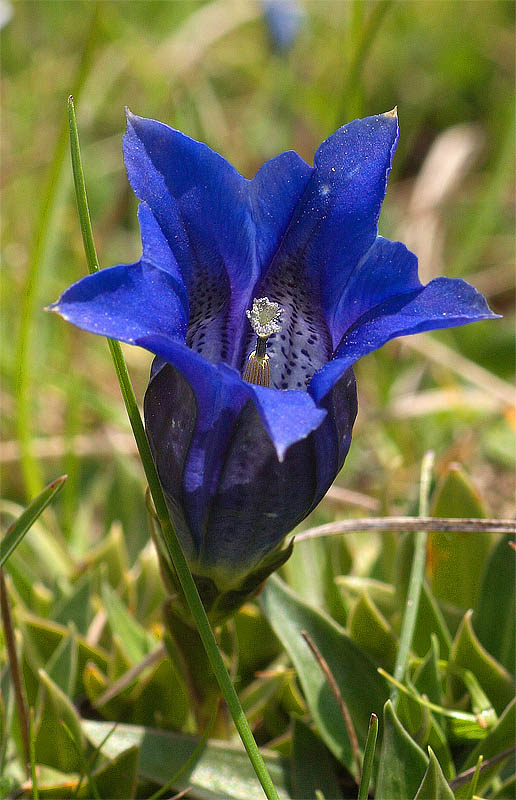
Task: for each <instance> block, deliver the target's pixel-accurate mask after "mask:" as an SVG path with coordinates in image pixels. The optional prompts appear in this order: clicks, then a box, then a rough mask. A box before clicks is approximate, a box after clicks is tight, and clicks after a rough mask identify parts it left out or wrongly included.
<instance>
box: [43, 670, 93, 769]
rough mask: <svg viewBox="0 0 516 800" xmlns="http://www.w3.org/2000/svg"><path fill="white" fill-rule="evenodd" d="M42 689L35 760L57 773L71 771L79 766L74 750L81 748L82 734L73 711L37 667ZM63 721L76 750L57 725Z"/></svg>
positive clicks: (64, 732) (79, 722)
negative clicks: (72, 738)
mask: <svg viewBox="0 0 516 800" xmlns="http://www.w3.org/2000/svg"><path fill="white" fill-rule="evenodd" d="M39 677H40V680H41V684H42V687H41V688H42V690H43V701H42V706H41V709H40V711H39V713H38V729H37V732H36V742H35V747H36V761H37V763H40V764H48V766H50V767H55V769H58V770H61V772H74V771H75V770H78V769H79V768H80V758H79V754H78V752H77V749H78V750H79V751H82V749H83V748H84V735H83V732H82V729H81V721H80V718H79V715H78V714H77V711H76V710H75V708H74V706H73V705H72V703H71V702H70V700H69V699H68V697H67V696H66V695H65V694H64V692H62V691H61V689H60V688H59V687H58V686H57V684H55V683H54V681H53V680H52V679H51V678H49V676H48V675H47V673H46V672H45V670H43V669H40V670H39ZM61 720H62V721H63V722H64V723H65V724H66V726H67V727H68V729H69V730H70V732H71V733H72V735H73V737H74V741H75V743H76V747H77V749H76V748H75V747H74V746H73V744H72V742H71V741H70V737H69V736H68V734H67V733H66V731H65V730H64V728H63V726H62V725H61Z"/></svg>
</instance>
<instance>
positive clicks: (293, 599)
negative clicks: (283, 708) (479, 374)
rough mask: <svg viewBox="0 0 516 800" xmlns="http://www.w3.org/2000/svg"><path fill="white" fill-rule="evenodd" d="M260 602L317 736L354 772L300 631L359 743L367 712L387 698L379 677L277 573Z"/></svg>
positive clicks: (341, 725) (332, 704)
mask: <svg viewBox="0 0 516 800" xmlns="http://www.w3.org/2000/svg"><path fill="white" fill-rule="evenodd" d="M261 602H262V607H263V609H264V612H265V615H266V617H267V619H268V620H269V622H270V624H271V625H272V627H273V629H274V631H275V632H276V635H277V636H278V637H279V638H280V639H281V640H282V642H283V644H284V647H285V649H286V650H287V652H288V654H289V655H290V657H291V659H292V661H293V663H294V666H295V668H296V671H297V674H298V677H299V680H300V682H301V686H302V687H303V692H304V694H305V698H306V701H307V703H308V707H309V710H310V713H311V714H312V716H313V719H314V721H315V723H316V725H317V728H318V729H319V732H320V734H321V738H322V739H323V741H324V742H325V744H326V745H327V747H328V748H329V749H330V750H331V751H332V753H333V754H334V755H335V756H336V757H337V758H338V759H339V760H341V761H342V762H343V763H344V764H345V765H346V766H347V768H348V769H349V770H350V771H351V772H354V770H355V765H354V761H353V755H352V752H351V747H350V743H349V738H348V733H347V729H346V725H345V722H344V719H343V717H342V714H341V711H340V709H339V708H338V706H337V702H336V700H335V698H334V696H333V694H332V692H331V690H330V688H329V686H328V683H327V681H326V678H325V676H324V674H323V673H322V671H321V668H320V667H319V665H318V663H317V661H316V660H315V658H314V656H313V654H312V652H311V651H310V649H309V647H308V645H307V644H306V642H305V640H304V639H303V637H302V636H301V631H306V632H307V633H308V635H309V636H310V638H311V639H312V640H313V641H314V642H315V644H316V646H317V648H318V649H319V651H320V652H321V654H322V656H323V658H324V659H325V660H326V662H327V664H328V666H329V668H330V670H331V672H332V674H333V676H334V678H335V680H336V682H337V685H338V687H339V689H340V691H341V693H342V696H343V699H344V702H345V703H346V705H347V707H348V710H349V713H350V715H351V719H352V721H353V724H354V727H355V730H356V733H357V737H358V741H359V744H360V746H361V747H363V746H364V744H365V741H366V738H367V732H368V729H369V718H370V715H371V712H375V713H376V714H379V709H380V708H381V706H382V704H383V702H384V701H385V699H386V697H387V687H386V684H385V682H384V680H383V678H381V677H380V676H379V675H378V673H377V671H376V667H375V666H374V664H373V662H372V661H371V660H370V659H369V658H368V656H366V654H365V653H364V652H363V651H362V650H361V649H360V648H359V647H358V646H357V645H356V644H355V643H354V642H353V641H352V640H351V639H350V638H349V637H348V636H347V635H346V633H345V632H344V630H343V629H342V628H341V627H340V626H339V625H337V624H336V623H335V622H333V620H331V619H330V618H329V617H327V616H326V615H324V614H323V613H321V612H318V611H316V610H315V609H313V608H311V607H310V606H308V605H306V603H304V602H303V601H302V600H301V599H300V598H299V597H298V596H297V595H296V594H295V593H294V592H293V591H292V590H291V589H290V588H289V587H288V586H287V585H286V584H285V583H283V581H281V580H280V579H279V578H278V577H277V576H275V575H273V576H272V577H271V578H270V579H269V581H268V583H267V586H266V588H265V590H264V592H263V594H262V597H261Z"/></svg>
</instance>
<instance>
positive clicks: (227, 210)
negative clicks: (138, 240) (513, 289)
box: [52, 112, 495, 593]
mask: <svg viewBox="0 0 516 800" xmlns="http://www.w3.org/2000/svg"><path fill="white" fill-rule="evenodd" d="M397 139H398V122H397V117H396V113H395V112H389V113H386V114H381V115H378V116H374V117H368V118H366V119H362V120H355V121H354V122H351V123H350V124H348V125H345V126H344V127H342V128H340V129H339V130H338V131H336V132H335V133H334V134H333V135H332V136H330V137H329V138H328V139H327V140H326V141H325V142H323V144H322V145H321V146H320V147H319V149H318V150H317V152H316V154H315V159H314V166H313V167H311V166H309V165H308V164H306V163H305V162H304V161H303V160H302V159H301V158H300V157H299V156H298V155H297V154H296V153H295V152H293V151H290V152H286V153H282V154H281V155H279V156H277V157H276V158H273V159H272V160H271V161H268V162H267V163H266V164H264V165H263V166H262V167H261V169H260V170H259V171H258V173H257V175H256V176H255V177H254V178H253V180H250V181H249V180H246V179H245V178H243V177H242V176H241V175H240V174H239V173H238V172H237V171H236V170H235V169H234V168H233V167H232V166H231V165H230V164H229V163H228V162H227V161H225V160H224V159H223V158H222V157H221V156H219V155H217V154H216V153H214V152H213V151H212V150H210V148H209V147H207V146H206V145H205V144H201V143H199V142H196V141H194V140H193V139H190V138H189V137H187V136H185V135H184V134H182V133H180V132H178V131H176V130H173V129H171V128H169V127H168V126H167V125H164V124H162V123H160V122H156V121H154V120H149V119H142V118H140V117H136V116H134V115H133V114H131V113H129V114H128V127H127V134H126V136H125V139H124V153H125V161H126V166H127V172H128V175H129V180H130V182H131V185H132V188H133V190H134V192H135V193H136V195H137V197H138V198H139V200H140V207H139V220H140V226H141V235H142V245H143V254H142V257H141V259H140V260H139V261H138V262H136V263H135V264H130V265H121V266H115V267H111V268H109V269H105V270H101V271H100V272H98V273H96V274H94V275H91V276H88V277H86V278H83V280H81V281H79V282H78V283H76V284H74V285H73V286H71V287H70V288H69V289H67V290H66V291H65V292H64V294H63V295H62V297H61V298H60V299H59V301H58V302H57V303H55V304H54V306H52V310H54V311H56V312H57V313H59V314H60V315H61V316H62V317H64V319H66V320H68V321H70V322H72V323H74V324H75V325H77V326H79V327H80V328H84V329H86V330H89V331H92V332H94V333H98V334H102V335H105V336H109V337H112V338H114V339H120V340H121V341H124V342H129V343H130V344H135V345H139V346H141V347H145V348H146V349H147V350H150V351H151V352H152V353H154V354H155V355H156V356H157V359H156V360H155V362H154V365H153V369H152V373H151V378H150V382H149V386H148V388H147V392H146V396H145V422H146V429H147V433H148V436H149V440H150V444H151V448H152V452H153V455H154V458H155V462H156V465H157V469H158V472H159V475H160V479H161V482H162V485H163V489H164V491H165V495H166V498H167V502H168V504H169V507H170V510H171V513H172V517H173V520H174V523H175V526H176V529H177V532H178V535H179V536H180V539H181V542H182V545H183V547H184V549H185V552H186V554H187V557H188V559H189V562H190V565H191V567H192V571H193V572H194V574H195V575H196V577H197V578H198V580H199V581H202V579H204V580H205V581H207V582H210V581H211V582H212V584H213V586H215V587H216V589H217V591H221V590H222V589H224V590H225V591H226V592H227V591H234V592H236V593H238V592H239V591H244V589H245V590H246V591H247V590H248V589H249V587H250V586H251V585H253V586H254V585H256V583H257V580H258V578H259V579H261V580H263V578H264V577H266V575H267V574H268V572H270V571H271V569H273V568H274V567H275V566H277V564H278V563H279V561H281V559H282V558H284V557H285V556H284V555H281V554H282V553H283V552H284V551H282V550H281V543H282V541H283V539H284V537H285V535H286V534H287V533H288V532H289V531H291V530H292V529H293V528H294V527H295V526H296V525H297V524H298V523H299V522H301V520H303V519H304V517H306V515H307V514H308V513H309V512H310V511H311V510H312V509H313V508H314V507H315V506H316V505H317V503H318V502H319V501H320V500H321V498H322V497H323V496H324V494H325V492H326V491H327V489H328V487H329V486H330V484H331V483H332V481H333V480H334V478H335V476H336V475H337V473H338V472H339V470H340V468H341V467H342V465H343V463H344V459H345V457H346V454H347V452H348V448H349V445H350V441H351V431H352V426H353V422H354V420H355V416H356V411H357V401H356V390H355V380H354V376H353V371H352V366H353V364H354V363H355V361H357V359H359V358H360V357H361V356H364V355H366V354H367V353H370V352H371V351H373V350H376V349H377V348H379V347H381V345H383V344H384V343H385V342H387V341H388V340H389V339H392V338H394V337H396V336H402V335H405V334H412V333H418V332H419V331H426V330H431V329H434V328H448V327H452V326H455V325H463V324H465V323H469V322H474V321H476V320H482V319H488V318H491V317H493V316H495V315H494V314H492V313H491V311H490V310H489V308H488V306H487V305H486V302H485V300H484V298H483V297H482V296H481V295H480V294H478V292H476V290H475V289H474V288H473V287H471V286H470V285H468V284H467V283H465V282H464V281H462V280H458V279H447V278H437V279H436V280H433V281H431V282H430V283H429V284H428V285H426V286H423V285H421V283H420V282H419V280H418V275H417V259H416V257H415V256H414V255H413V254H412V253H411V252H409V251H408V250H407V249H406V248H405V246H404V245H403V244H401V243H400V242H391V241H389V240H388V239H384V238H382V237H381V236H378V228H377V224H378V217H379V214H380V207H381V204H382V201H383V198H384V195H385V190H386V184H387V176H388V173H389V171H390V169H391V162H392V157H393V154H394V150H395V148H396V143H397ZM263 298H269V300H270V303H269V305H268V306H267V303H265V301H264V303H262V299H263ZM254 300H257V301H258V307H257V308H256V309H255V312H251V322H253V319H252V316H253V313H254V314H255V319H254V322H253V325H254V330H253V328H252V327H251V325H250V320H249V317H248V315H247V314H246V312H247V311H250V310H251V309H252V306H253V301H254ZM260 303H262V305H260ZM275 303H276V304H278V307H279V308H278V307H276V306H274V304H275ZM269 306H270V307H272V308H273V314H272V316H275V320H276V321H277V319H278V317H279V324H280V325H281V331H280V332H274V331H273V330H272V329H273V328H274V325H275V324H276V323H275V322H274V323H273V324H272V328H267V325H268V324H269V323H268V322H267V320H268V319H269V317H267V313H269V312H267V308H269ZM260 309H262V311H263V309H265V311H264V312H263V313H265V317H264V319H265V323H264V324H265V327H263V328H260V325H261V324H262V323H263V322H264V319H262V318H260V313H261V312H260ZM274 329H275V330H277V328H274ZM260 331H261V333H260ZM267 331H269V332H270V333H271V335H270V338H269V341H268V346H267V353H266V356H268V370H269V372H270V387H267V386H263V385H257V384H255V383H249V382H247V381H246V380H244V379H243V377H242V376H243V374H244V373H245V371H246V366H247V364H248V360H249V357H250V356H251V354H252V353H256V354H257V355H254V356H251V362H252V364H253V363H254V364H255V365H256V363H257V359H258V361H259V358H258V356H260V354H261V356H263V353H264V352H265V338H264V337H263V341H262V343H261V344H260V337H261V335H262V334H264V333H265V334H266V332H267ZM255 332H257V333H258V343H259V344H258V346H257V338H256V333H255ZM255 348H256V349H255ZM260 363H262V362H260ZM252 364H251V366H252ZM246 375H247V376H248V375H249V372H247V373H246ZM253 575H254V576H258V577H257V578H256V580H254V579H253V580H254V583H253V580H251V578H250V577H249V576H251V577H252V576H253ZM249 581H250V582H249Z"/></svg>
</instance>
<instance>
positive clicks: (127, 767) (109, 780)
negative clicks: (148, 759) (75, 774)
mask: <svg viewBox="0 0 516 800" xmlns="http://www.w3.org/2000/svg"><path fill="white" fill-rule="evenodd" d="M139 756H140V749H139V747H137V746H134V747H128V748H127V749H126V750H123V751H122V752H121V753H119V754H118V755H117V756H115V758H113V759H112V761H109V763H107V764H105V765H104V766H103V767H101V768H100V769H98V770H96V771H95V772H94V773H93V776H92V777H93V780H94V781H95V785H96V787H97V791H98V793H99V795H100V796H101V797H109V798H110V800H130V798H132V797H134V796H135V793H136V788H137V779H138V763H139ZM78 796H79V797H80V798H85V800H86V799H87V798H91V790H89V788H88V781H87V780H84V781H83V784H82V786H81V789H80V790H79V795H78Z"/></svg>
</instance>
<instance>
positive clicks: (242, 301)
mask: <svg viewBox="0 0 516 800" xmlns="http://www.w3.org/2000/svg"><path fill="white" fill-rule="evenodd" d="M124 154H125V161H126V166H127V172H128V175H129V180H130V182H131V185H132V187H133V189H134V191H135V193H136V195H137V196H138V197H139V198H140V199H141V200H144V201H145V202H146V203H148V205H149V206H150V208H151V209H152V211H153V213H154V215H155V217H156V219H157V220H158V222H159V224H160V226H161V228H162V230H163V232H164V234H165V236H166V238H167V240H168V242H169V245H170V248H171V250H172V251H173V253H174V255H175V257H176V260H177V263H178V264H179V265H180V267H181V271H182V274H183V278H184V280H185V283H186V286H187V289H188V294H189V300H190V310H191V314H190V320H189V326H188V335H187V343H188V345H189V346H190V347H192V349H194V350H197V352H200V353H202V355H204V357H205V358H206V359H208V360H210V361H212V362H213V363H217V362H218V361H219V360H223V361H226V362H227V363H229V364H232V365H233V366H235V367H238V368H240V366H241V363H242V347H243V341H242V339H243V333H244V331H247V327H248V326H247V322H246V318H245V310H246V308H249V306H250V305H251V302H252V299H253V287H254V285H255V282H256V280H257V279H258V277H259V275H260V272H261V270H262V268H263V266H264V264H266V263H267V262H268V259H269V258H271V256H272V254H273V253H274V252H275V250H276V249H277V248H278V246H279V243H280V241H281V238H282V236H283V235H284V233H285V230H286V227H287V225H288V223H289V221H290V217H291V215H292V212H293V209H294V208H295V205H296V203H297V201H298V198H299V195H300V193H302V191H303V190H304V187H305V186H306V183H307V181H308V178H309V176H310V175H311V173H312V169H311V168H310V167H308V165H307V164H305V162H304V161H303V160H302V159H300V158H299V156H297V155H296V154H295V153H284V154H283V155H282V156H279V157H278V158H276V159H273V160H272V161H270V162H268V163H267V164H265V165H264V166H263V167H262V169H261V170H260V171H259V172H258V174H257V176H256V178H255V179H254V180H253V181H251V182H249V181H247V180H246V179H244V178H243V177H242V176H241V175H239V173H238V172H237V171H236V170H235V169H234V168H233V167H232V166H231V165H230V164H229V163H228V162H227V161H225V159H223V158H222V157H221V156H219V155H218V154H217V153H215V152H213V151H212V150H211V149H210V148H209V147H207V146H206V145H205V144H202V143H200V142H196V141H195V140H193V139H190V138H189V137H188V136H185V135H184V134H182V133H180V132H179V131H176V130H173V129H172V128H169V127H168V126H167V125H164V124H162V123H160V122H155V121H154V120H148V119H143V118H141V117H136V116H134V115H133V114H131V113H128V121H127V134H126V136H125V137H124Z"/></svg>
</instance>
